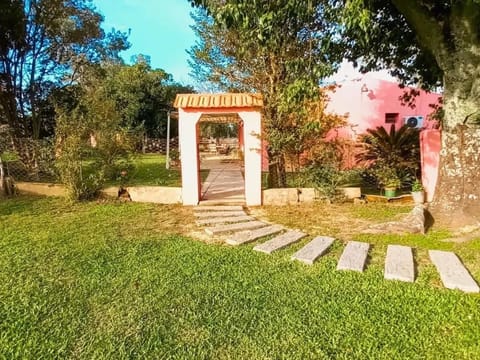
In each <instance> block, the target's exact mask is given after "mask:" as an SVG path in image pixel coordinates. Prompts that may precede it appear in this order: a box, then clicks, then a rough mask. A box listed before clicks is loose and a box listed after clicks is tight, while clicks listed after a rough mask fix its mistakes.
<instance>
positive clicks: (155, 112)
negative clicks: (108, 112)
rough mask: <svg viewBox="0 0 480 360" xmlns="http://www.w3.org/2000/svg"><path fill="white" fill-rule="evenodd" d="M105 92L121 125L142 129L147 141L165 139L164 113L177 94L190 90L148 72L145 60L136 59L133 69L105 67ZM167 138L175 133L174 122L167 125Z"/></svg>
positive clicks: (160, 72)
mask: <svg viewBox="0 0 480 360" xmlns="http://www.w3.org/2000/svg"><path fill="white" fill-rule="evenodd" d="M105 72H106V73H105V91H106V95H107V97H108V98H109V99H111V100H113V101H114V102H115V107H116V110H117V111H118V112H119V114H120V115H121V117H122V125H123V126H124V127H129V128H138V129H139V128H143V129H144V130H145V132H146V134H147V136H149V137H157V138H158V137H162V138H163V137H165V135H166V129H167V110H170V109H171V108H172V105H173V101H174V99H175V96H176V94H177V93H190V92H193V89H192V88H191V87H188V86H182V85H180V84H177V83H175V82H174V81H173V79H172V76H171V75H170V74H167V73H166V72H165V71H163V70H161V69H152V68H151V66H150V62H149V59H148V57H145V56H144V55H138V56H137V57H136V58H135V63H134V64H133V65H125V64H106V65H105ZM171 125H172V128H171V135H172V136H176V134H177V133H178V126H177V122H172V123H171Z"/></svg>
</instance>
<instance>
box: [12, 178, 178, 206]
mask: <svg viewBox="0 0 480 360" xmlns="http://www.w3.org/2000/svg"><path fill="white" fill-rule="evenodd" d="M15 186H16V188H17V191H18V192H19V193H21V194H32V195H43V196H66V193H67V190H66V188H65V186H64V185H61V184H47V183H36V182H16V183H15ZM127 191H128V193H129V194H130V198H131V199H132V201H135V202H149V203H157V204H181V203H182V188H180V187H167V186H131V187H127ZM100 194H101V195H103V196H107V197H115V198H116V197H118V187H116V186H111V187H108V188H105V189H102V190H100Z"/></svg>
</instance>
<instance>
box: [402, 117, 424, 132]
mask: <svg viewBox="0 0 480 360" xmlns="http://www.w3.org/2000/svg"><path fill="white" fill-rule="evenodd" d="M403 123H404V124H405V125H407V126H410V127H412V128H416V129H421V128H422V127H423V116H420V115H410V116H405V117H404V118H403Z"/></svg>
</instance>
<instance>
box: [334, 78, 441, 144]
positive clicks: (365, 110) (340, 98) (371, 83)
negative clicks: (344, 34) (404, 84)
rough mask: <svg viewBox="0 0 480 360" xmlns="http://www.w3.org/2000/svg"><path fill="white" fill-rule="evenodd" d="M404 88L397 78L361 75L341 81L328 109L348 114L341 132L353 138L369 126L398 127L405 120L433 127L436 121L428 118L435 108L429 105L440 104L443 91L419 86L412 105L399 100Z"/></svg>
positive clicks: (416, 124) (422, 127) (415, 124)
mask: <svg viewBox="0 0 480 360" xmlns="http://www.w3.org/2000/svg"><path fill="white" fill-rule="evenodd" d="M405 91H408V88H404V89H401V88H400V87H399V86H398V83H396V82H393V81H387V80H381V79H378V78H376V77H375V74H374V73H372V74H364V75H360V76H359V77H357V78H355V79H352V80H347V81H343V82H341V83H338V87H337V88H336V90H335V91H334V92H332V93H331V94H330V102H329V105H328V107H327V111H330V112H333V113H336V114H339V115H343V114H346V115H348V123H349V126H348V127H347V128H345V129H343V131H342V133H341V135H342V136H344V137H347V138H351V139H356V137H357V136H358V135H360V134H363V133H365V132H366V130H367V129H371V128H375V127H377V126H384V127H385V128H387V129H389V128H390V126H391V125H392V124H395V126H396V127H397V128H399V127H401V126H402V125H403V124H404V123H405V122H406V121H410V123H411V124H412V125H413V126H416V127H418V128H421V129H426V128H432V127H433V126H434V123H433V122H431V121H429V119H428V115H429V114H430V113H431V112H432V110H433V109H432V108H431V106H430V105H432V104H438V98H439V97H440V96H441V95H440V94H435V93H427V92H425V91H423V90H420V94H419V95H418V96H417V97H416V98H415V107H414V108H413V109H412V108H410V107H408V106H406V105H402V102H401V100H400V98H401V96H402V95H403V94H404V92H405Z"/></svg>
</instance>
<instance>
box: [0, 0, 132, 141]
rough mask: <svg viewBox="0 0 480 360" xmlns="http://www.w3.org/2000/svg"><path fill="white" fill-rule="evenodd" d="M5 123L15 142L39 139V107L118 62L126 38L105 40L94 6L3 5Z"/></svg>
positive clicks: (0, 50)
mask: <svg viewBox="0 0 480 360" xmlns="http://www.w3.org/2000/svg"><path fill="white" fill-rule="evenodd" d="M0 10H1V11H0V88H1V89H2V91H1V95H0V107H1V110H2V112H1V113H2V116H1V118H0V121H1V122H5V123H7V124H8V125H9V126H10V128H11V130H12V131H14V133H15V135H16V136H17V137H21V136H25V137H30V136H31V137H33V138H38V137H39V136H40V133H41V128H42V117H41V116H40V115H41V110H42V109H41V106H42V104H45V103H46V101H47V98H48V97H49V95H50V94H51V92H52V91H54V89H55V88H58V87H61V86H63V85H65V84H72V83H75V82H76V81H78V77H79V76H80V75H81V72H82V70H83V68H84V67H85V66H86V65H88V64H91V63H98V62H100V61H106V60H109V61H117V62H118V61H120V58H119V56H118V53H119V51H121V50H124V49H126V48H127V47H128V46H129V44H128V42H127V37H126V34H124V33H121V32H118V31H115V30H112V32H111V33H110V34H105V32H104V31H103V30H102V29H101V27H100V25H101V22H102V20H103V18H102V16H101V15H100V14H99V13H98V12H97V11H96V9H95V8H94V6H93V5H92V3H91V1H89V0H75V1H59V0H23V1H19V0H7V1H3V2H2V4H1V5H0Z"/></svg>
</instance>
